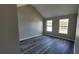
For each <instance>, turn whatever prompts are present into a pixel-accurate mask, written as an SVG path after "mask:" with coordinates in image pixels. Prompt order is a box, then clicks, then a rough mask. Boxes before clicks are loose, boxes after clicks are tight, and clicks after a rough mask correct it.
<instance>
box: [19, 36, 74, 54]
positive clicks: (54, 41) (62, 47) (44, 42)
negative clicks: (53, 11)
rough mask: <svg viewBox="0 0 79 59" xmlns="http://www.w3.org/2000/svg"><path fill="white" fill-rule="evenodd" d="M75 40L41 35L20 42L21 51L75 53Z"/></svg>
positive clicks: (27, 52) (30, 52)
mask: <svg viewBox="0 0 79 59" xmlns="http://www.w3.org/2000/svg"><path fill="white" fill-rule="evenodd" d="M73 46H74V42H72V41H68V40H64V39H58V38H53V37H50V36H39V37H35V38H31V39H27V40H24V41H21V42H20V48H21V52H22V53H24V54H73Z"/></svg>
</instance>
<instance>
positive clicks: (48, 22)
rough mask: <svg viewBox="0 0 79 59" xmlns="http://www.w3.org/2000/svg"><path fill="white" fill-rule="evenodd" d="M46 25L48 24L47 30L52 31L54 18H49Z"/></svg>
mask: <svg viewBox="0 0 79 59" xmlns="http://www.w3.org/2000/svg"><path fill="white" fill-rule="evenodd" d="M46 25H47V28H46V30H47V31H48V32H52V20H47V22H46Z"/></svg>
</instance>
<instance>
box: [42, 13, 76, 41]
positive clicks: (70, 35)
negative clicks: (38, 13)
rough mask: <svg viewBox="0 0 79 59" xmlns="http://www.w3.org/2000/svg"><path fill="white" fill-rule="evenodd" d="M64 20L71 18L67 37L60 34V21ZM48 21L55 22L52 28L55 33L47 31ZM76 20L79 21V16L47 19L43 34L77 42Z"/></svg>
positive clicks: (44, 21) (71, 15) (70, 15)
mask: <svg viewBox="0 0 79 59" xmlns="http://www.w3.org/2000/svg"><path fill="white" fill-rule="evenodd" d="M64 18H69V25H68V34H67V35H66V34H61V33H58V31H59V19H64ZM48 19H52V20H53V27H52V28H53V31H52V32H51V33H50V32H47V31H46V20H48ZM76 19H77V14H69V15H62V16H56V17H52V18H46V19H44V20H43V23H44V30H43V33H44V35H51V36H54V37H59V38H63V39H67V40H71V41H74V40H75V31H76Z"/></svg>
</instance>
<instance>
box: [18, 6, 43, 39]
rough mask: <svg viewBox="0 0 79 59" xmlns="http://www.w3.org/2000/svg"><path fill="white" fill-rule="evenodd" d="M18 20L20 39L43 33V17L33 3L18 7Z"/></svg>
mask: <svg viewBox="0 0 79 59" xmlns="http://www.w3.org/2000/svg"><path fill="white" fill-rule="evenodd" d="M18 22H19V35H20V36H19V39H20V40H24V39H27V38H31V37H35V36H39V35H41V34H42V30H43V29H42V27H43V26H42V17H41V15H40V14H39V12H38V11H37V10H36V9H35V8H34V7H33V6H31V5H26V6H22V7H18Z"/></svg>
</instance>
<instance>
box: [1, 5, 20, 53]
mask: <svg viewBox="0 0 79 59" xmlns="http://www.w3.org/2000/svg"><path fill="white" fill-rule="evenodd" d="M3 53H4V54H8V53H9V54H17V53H20V48H19V35H18V20H17V7H16V5H12V4H11V5H10V4H9V5H8V4H7V5H6V4H2V5H0V54H3Z"/></svg>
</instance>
